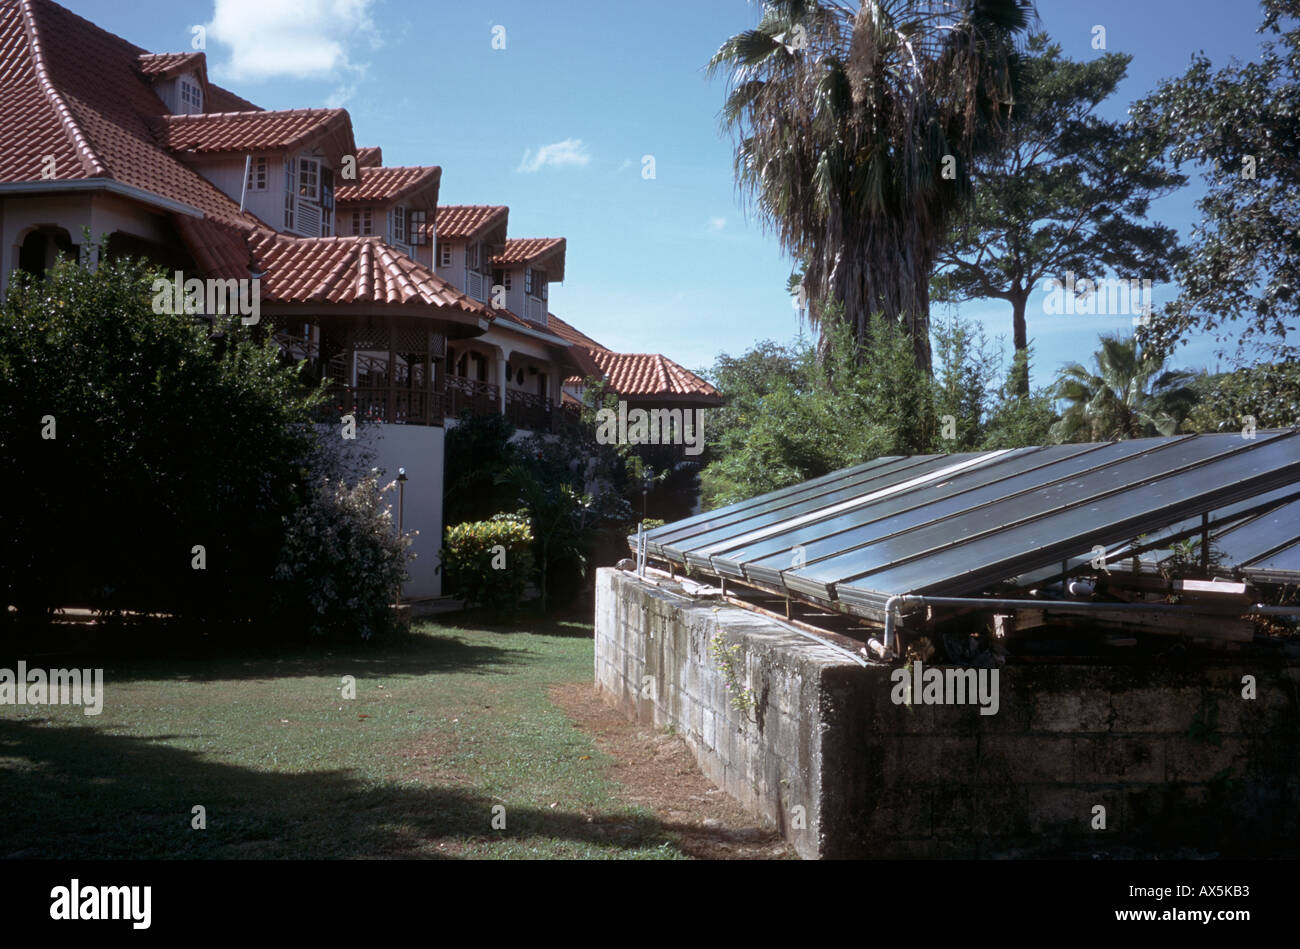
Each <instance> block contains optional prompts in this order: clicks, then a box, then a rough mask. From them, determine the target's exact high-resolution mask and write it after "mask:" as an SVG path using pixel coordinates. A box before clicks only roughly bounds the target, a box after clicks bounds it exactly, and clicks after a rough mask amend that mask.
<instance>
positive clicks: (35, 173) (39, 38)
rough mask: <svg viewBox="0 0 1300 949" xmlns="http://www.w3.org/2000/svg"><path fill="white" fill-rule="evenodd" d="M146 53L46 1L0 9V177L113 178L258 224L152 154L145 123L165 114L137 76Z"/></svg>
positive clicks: (12, 1) (6, 1) (22, 1)
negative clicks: (50, 163)
mask: <svg viewBox="0 0 1300 949" xmlns="http://www.w3.org/2000/svg"><path fill="white" fill-rule="evenodd" d="M144 52H145V51H144V50H142V49H140V48H139V47H137V46H133V45H132V44H130V43H128V42H126V41H125V40H123V39H121V38H119V37H116V36H113V35H112V34H111V33H107V32H105V31H104V30H101V29H100V28H99V27H97V26H95V25H94V24H92V23H90V22H88V21H86V20H83V19H82V18H81V17H79V16H77V15H75V14H73V13H71V12H70V11H68V10H65V9H64V8H63V7H60V6H58V5H57V4H54V3H51V2H49V0H2V2H0V122H2V123H3V127H4V128H5V132H6V135H5V141H4V147H3V148H0V179H2V180H6V181H33V180H40V179H41V174H40V171H41V167H42V163H43V160H44V156H46V155H53V156H54V158H55V175H54V178H55V179H56V180H61V179H72V178H91V177H102V178H112V179H115V180H117V181H120V182H122V183H124V184H128V185H133V186H135V187H138V188H142V189H144V190H146V191H150V192H153V193H154V194H158V195H161V196H162V197H165V198H170V199H172V200H174V201H179V202H181V203H183V204H188V205H191V206H193V207H196V208H198V209H199V210H201V211H203V212H204V213H205V214H210V215H214V216H216V217H219V218H223V219H228V220H240V219H242V220H245V221H248V222H250V223H251V222H255V221H256V218H254V217H253V216H252V215H250V214H243V215H241V214H240V211H239V206H238V205H237V204H236V203H235V202H234V201H232V200H231V199H230V198H228V197H227V196H226V195H224V194H222V193H221V191H220V190H218V189H217V188H216V187H215V186H214V185H212V184H211V183H210V182H208V181H206V180H204V179H203V178H202V177H201V176H200V175H198V174H197V173H196V172H194V171H193V170H191V169H189V168H187V167H185V165H184V164H182V163H181V162H178V161H176V160H175V159H173V158H172V157H171V156H169V155H168V154H167V153H166V152H164V151H162V150H161V149H159V148H158V147H157V144H156V140H155V138H154V136H153V133H152V131H151V129H150V126H149V122H150V120H151V119H154V118H157V117H160V116H162V115H165V114H166V107H165V106H164V105H163V103H162V100H160V99H159V98H158V96H157V95H155V94H154V92H153V90H152V89H151V88H150V87H149V84H148V83H147V82H146V81H145V80H144V79H143V78H142V77H141V75H140V72H139V70H138V59H139V57H140V55H141V54H142V53H144Z"/></svg>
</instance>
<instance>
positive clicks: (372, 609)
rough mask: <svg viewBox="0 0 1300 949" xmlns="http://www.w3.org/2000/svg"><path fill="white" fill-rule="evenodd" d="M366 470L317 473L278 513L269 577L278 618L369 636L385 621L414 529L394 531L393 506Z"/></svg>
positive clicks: (315, 628) (403, 573)
mask: <svg viewBox="0 0 1300 949" xmlns="http://www.w3.org/2000/svg"><path fill="white" fill-rule="evenodd" d="M394 484H395V482H390V483H389V484H387V485H385V486H384V487H382V488H381V487H380V486H379V481H378V477H377V474H376V473H375V472H374V471H372V472H371V473H370V474H369V475H367V476H366V477H364V478H362V479H361V480H360V481H359V482H357V484H355V485H353V486H351V487H349V486H348V485H347V483H346V482H343V481H333V480H330V479H328V478H325V479H322V480H321V481H320V482H319V483H318V484H317V485H316V487H315V489H314V490H313V493H312V496H311V498H310V499H309V500H308V501H307V502H306V503H305V504H303V505H302V506H301V507H300V508H298V510H297V511H295V512H294V513H293V514H292V515H290V516H289V517H287V518H285V538H284V546H283V548H282V550H281V554H280V563H279V566H278V567H277V568H276V573H275V576H276V579H277V580H278V581H280V591H279V597H278V607H279V610H278V612H279V615H280V618H281V619H282V620H285V621H289V622H293V623H295V624H300V625H301V626H303V627H305V628H307V629H309V630H310V631H311V632H313V633H317V634H331V635H333V634H337V635H345V636H351V635H355V634H356V633H360V635H361V638H362V639H369V638H370V637H371V636H372V635H374V634H375V633H376V632H382V631H383V630H385V629H388V628H390V625H391V623H392V619H393V613H392V610H391V609H390V604H392V603H393V600H394V598H395V596H396V594H397V592H398V589H399V588H400V586H401V584H402V582H403V581H404V580H405V579H406V561H407V557H408V553H407V548H408V547H409V546H410V545H411V538H412V536H413V535H414V533H415V532H414V531H407V532H406V535H405V536H402V537H399V536H398V535H397V531H396V529H395V527H394V524H393V509H392V506H391V505H389V504H388V503H386V501H385V500H384V497H383V495H384V494H385V493H387V492H388V491H390V490H392V488H393V485H394Z"/></svg>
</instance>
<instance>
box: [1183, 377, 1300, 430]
mask: <svg viewBox="0 0 1300 949" xmlns="http://www.w3.org/2000/svg"><path fill="white" fill-rule="evenodd" d="M1196 388H1197V389H1198V391H1199V392H1200V393H1201V400H1200V402H1198V403H1197V405H1196V407H1195V408H1193V409H1192V411H1191V413H1190V414H1189V415H1188V416H1187V421H1186V423H1185V425H1184V429H1185V430H1186V431H1190V432H1226V431H1242V432H1245V431H1248V430H1249V428H1250V426H1251V424H1252V423H1253V425H1254V427H1255V428H1257V429H1264V428H1287V427H1290V426H1293V425H1297V424H1300V363H1294V362H1279V363H1264V364H1262V365H1257V366H1249V367H1243V368H1241V369H1236V370H1233V371H1232V372H1224V373H1217V374H1214V375H1209V374H1207V375H1205V376H1204V377H1203V378H1201V379H1199V380H1198V381H1197V383H1196Z"/></svg>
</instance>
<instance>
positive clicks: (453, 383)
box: [443, 376, 501, 418]
mask: <svg viewBox="0 0 1300 949" xmlns="http://www.w3.org/2000/svg"><path fill="white" fill-rule="evenodd" d="M443 381H444V382H445V383H446V385H445V392H444V393H443V395H444V400H445V406H446V412H447V415H448V416H450V417H451V418H460V417H461V415H463V414H464V413H465V412H469V414H470V415H473V416H475V417H476V418H477V417H478V416H480V415H497V414H499V413H500V412H501V389H500V388H499V387H498V386H494V385H493V384H492V383H490V382H479V381H477V380H475V379H462V378H461V377H460V376H444V377H443Z"/></svg>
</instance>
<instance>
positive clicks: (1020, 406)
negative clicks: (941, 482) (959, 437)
mask: <svg viewBox="0 0 1300 949" xmlns="http://www.w3.org/2000/svg"><path fill="white" fill-rule="evenodd" d="M1032 356H1033V347H1032V346H1030V347H1028V348H1026V349H1021V350H1017V351H1016V354H1015V355H1014V356H1013V357H1012V361H1011V368H1010V369H1009V370H1008V371H1007V376H1006V381H1004V382H1003V384H1002V386H1001V388H999V389H998V390H997V393H996V395H995V396H994V398H993V399H992V400H991V406H990V408H989V412H988V416H987V419H986V420H985V423H984V438H983V441H982V442H981V444H980V447H981V448H982V449H984V450H986V451H991V450H994V449H998V448H1023V447H1025V446H1026V445H1046V444H1048V443H1049V442H1050V441H1051V440H1052V438H1051V431H1052V426H1053V425H1054V424H1055V423H1056V421H1057V419H1058V418H1059V416H1058V415H1057V414H1056V408H1055V399H1054V398H1053V396H1052V392H1053V389H1052V387H1050V386H1048V387H1043V388H1040V389H1037V390H1035V391H1033V392H1031V393H1029V394H1028V395H1022V394H1021V393H1022V392H1023V391H1024V390H1025V389H1026V388H1027V387H1028V380H1029V360H1030V359H1031V358H1032Z"/></svg>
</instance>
